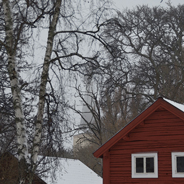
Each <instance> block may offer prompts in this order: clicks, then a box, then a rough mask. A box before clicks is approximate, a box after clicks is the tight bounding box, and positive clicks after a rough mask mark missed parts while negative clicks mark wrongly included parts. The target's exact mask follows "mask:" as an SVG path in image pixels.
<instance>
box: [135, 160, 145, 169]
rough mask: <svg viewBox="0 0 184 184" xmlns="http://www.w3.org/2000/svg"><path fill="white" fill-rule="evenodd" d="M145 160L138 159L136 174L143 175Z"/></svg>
mask: <svg viewBox="0 0 184 184" xmlns="http://www.w3.org/2000/svg"><path fill="white" fill-rule="evenodd" d="M143 172H144V167H143V158H136V173H143Z"/></svg>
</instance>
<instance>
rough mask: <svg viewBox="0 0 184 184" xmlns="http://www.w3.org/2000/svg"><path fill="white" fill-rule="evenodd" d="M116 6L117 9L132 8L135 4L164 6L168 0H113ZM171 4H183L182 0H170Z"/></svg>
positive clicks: (183, 0)
mask: <svg viewBox="0 0 184 184" xmlns="http://www.w3.org/2000/svg"><path fill="white" fill-rule="evenodd" d="M113 1H114V3H115V5H116V7H117V8H118V9H119V10H122V9H124V8H133V7H135V6H136V5H143V4H146V5H149V6H166V2H168V0H163V1H162V2H161V0H113ZM171 4H173V5H178V4H184V0H171Z"/></svg>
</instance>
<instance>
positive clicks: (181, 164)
mask: <svg viewBox="0 0 184 184" xmlns="http://www.w3.org/2000/svg"><path fill="white" fill-rule="evenodd" d="M177 172H184V157H177Z"/></svg>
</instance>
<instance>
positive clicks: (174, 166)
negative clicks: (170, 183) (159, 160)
mask: <svg viewBox="0 0 184 184" xmlns="http://www.w3.org/2000/svg"><path fill="white" fill-rule="evenodd" d="M177 156H183V157H184V152H172V153H171V157H172V177H173V178H184V172H182V173H181V172H179V173H178V172H177V163H176V162H177V161H176V158H177Z"/></svg>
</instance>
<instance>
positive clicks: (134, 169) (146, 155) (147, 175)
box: [131, 152, 158, 178]
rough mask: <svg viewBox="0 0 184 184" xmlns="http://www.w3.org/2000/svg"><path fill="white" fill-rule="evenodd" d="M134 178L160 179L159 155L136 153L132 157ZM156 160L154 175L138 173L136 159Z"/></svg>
mask: <svg viewBox="0 0 184 184" xmlns="http://www.w3.org/2000/svg"><path fill="white" fill-rule="evenodd" d="M131 157H132V159H131V166H132V178H158V154H157V153H155V152H154V153H135V154H132V155H131ZM147 157H153V158H154V173H136V158H147Z"/></svg>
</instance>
